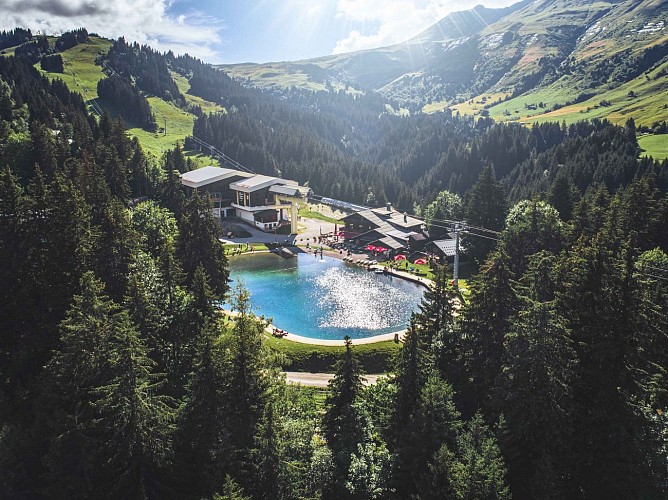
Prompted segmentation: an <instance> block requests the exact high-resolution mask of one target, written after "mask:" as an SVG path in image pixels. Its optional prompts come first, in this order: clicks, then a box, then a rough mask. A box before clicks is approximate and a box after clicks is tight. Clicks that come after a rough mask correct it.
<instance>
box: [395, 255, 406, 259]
mask: <svg viewBox="0 0 668 500" xmlns="http://www.w3.org/2000/svg"><path fill="white" fill-rule="evenodd" d="M394 260H406V256H405V255H403V254H399V255H395V256H394Z"/></svg>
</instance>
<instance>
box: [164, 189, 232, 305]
mask: <svg viewBox="0 0 668 500" xmlns="http://www.w3.org/2000/svg"><path fill="white" fill-rule="evenodd" d="M220 232H221V229H220V226H219V225H218V223H217V222H216V220H215V218H214V217H213V214H212V213H211V202H210V199H209V198H208V196H207V197H206V198H202V197H201V196H200V195H199V193H197V191H195V192H194V193H193V196H192V197H191V198H190V200H189V201H188V203H187V204H186V206H185V208H184V211H183V215H182V217H181V220H180V223H179V240H178V246H177V251H176V253H177V256H178V258H179V260H180V262H181V265H182V266H183V272H184V273H185V276H186V283H188V284H191V283H192V282H193V278H194V276H195V270H196V269H197V267H198V266H202V267H203V268H204V270H205V271H206V273H207V275H208V276H209V280H210V284H211V288H212V290H213V291H214V294H215V295H216V297H217V298H219V299H221V298H222V297H223V296H224V295H225V293H226V292H227V290H228V281H229V272H228V270H227V257H226V256H225V249H224V248H223V245H222V244H221V243H220V241H218V238H219V236H220Z"/></svg>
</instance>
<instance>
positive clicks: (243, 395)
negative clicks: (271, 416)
mask: <svg viewBox="0 0 668 500" xmlns="http://www.w3.org/2000/svg"><path fill="white" fill-rule="evenodd" d="M233 310H234V311H235V312H236V315H235V317H234V326H233V327H232V331H231V332H230V337H229V347H228V351H227V359H226V376H225V385H224V390H225V399H226V405H225V406H226V407H227V409H228V412H227V414H226V416H225V422H226V429H227V430H228V432H229V436H230V445H231V447H232V455H231V457H230V460H231V462H232V464H233V471H232V472H233V476H234V477H235V478H237V480H238V481H239V483H240V484H241V486H242V487H243V488H244V490H246V491H252V485H253V479H254V477H253V476H254V474H253V468H252V456H251V450H252V449H253V444H254V440H255V436H256V433H257V430H258V424H259V422H260V419H261V417H262V412H263V411H264V407H265V405H266V402H267V383H268V380H267V375H266V370H265V369H266V360H265V353H264V349H263V345H262V332H263V329H264V323H263V322H262V320H260V319H259V318H257V317H255V315H253V313H252V312H251V305H250V294H249V293H248V291H247V290H245V289H244V288H239V289H237V290H236V291H235V294H234V296H233Z"/></svg>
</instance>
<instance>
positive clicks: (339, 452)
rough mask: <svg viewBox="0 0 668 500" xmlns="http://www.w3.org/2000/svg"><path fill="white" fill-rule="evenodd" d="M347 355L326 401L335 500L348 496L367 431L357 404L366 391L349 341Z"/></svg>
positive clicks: (325, 427)
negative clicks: (348, 483) (351, 473)
mask: <svg viewBox="0 0 668 500" xmlns="http://www.w3.org/2000/svg"><path fill="white" fill-rule="evenodd" d="M344 340H345V346H346V351H345V353H344V355H343V357H342V358H341V359H340V360H339V361H337V363H336V365H335V368H334V378H333V379H332V380H331V381H330V383H329V391H330V392H329V394H328V396H327V399H326V401H325V408H326V411H325V416H324V418H323V434H324V435H325V439H326V440H327V444H328V445H329V447H330V449H331V450H332V455H333V458H334V467H335V469H334V486H333V494H334V497H336V496H339V495H345V494H346V491H347V490H346V488H345V480H346V475H347V473H348V468H349V467H350V462H351V458H352V455H353V453H355V451H357V445H358V444H359V443H361V442H362V439H363V429H362V425H361V415H360V411H359V408H358V406H357V404H356V403H357V400H358V397H359V394H360V392H361V390H362V380H361V378H360V376H361V372H360V367H359V362H358V361H357V359H356V358H355V355H354V353H353V349H352V341H351V340H350V338H349V337H347V336H346V337H345V339H344Z"/></svg>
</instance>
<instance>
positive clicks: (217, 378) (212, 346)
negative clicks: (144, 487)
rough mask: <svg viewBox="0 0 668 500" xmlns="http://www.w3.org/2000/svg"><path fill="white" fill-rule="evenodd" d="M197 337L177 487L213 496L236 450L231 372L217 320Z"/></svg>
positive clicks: (180, 430)
mask: <svg viewBox="0 0 668 500" xmlns="http://www.w3.org/2000/svg"><path fill="white" fill-rule="evenodd" d="M196 340H197V354H196V358H195V364H194V368H193V373H192V375H191V377H190V380H189V382H188V385H187V387H186V396H185V399H184V404H183V405H182V407H181V409H180V411H179V416H178V421H177V422H178V427H177V433H176V439H175V451H176V454H175V463H174V471H175V479H176V482H177V484H176V485H175V488H176V490H177V491H182V492H183V494H191V493H194V494H196V495H201V496H209V495H211V494H213V493H215V492H216V491H219V489H220V488H221V485H222V484H223V483H224V481H225V473H226V472H227V467H229V461H230V457H229V454H230V453H231V452H232V450H231V448H230V443H229V441H230V439H229V436H228V430H227V429H226V427H225V422H226V419H227V415H226V410H227V408H228V401H227V399H226V398H225V393H224V390H223V389H224V387H225V384H226V378H225V377H226V371H225V366H224V362H225V360H224V351H223V345H222V343H221V340H220V330H219V327H218V324H217V323H216V322H214V321H208V322H207V323H206V324H205V325H204V327H203V328H202V329H200V330H199V332H198V337H197V339H196Z"/></svg>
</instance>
